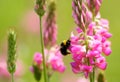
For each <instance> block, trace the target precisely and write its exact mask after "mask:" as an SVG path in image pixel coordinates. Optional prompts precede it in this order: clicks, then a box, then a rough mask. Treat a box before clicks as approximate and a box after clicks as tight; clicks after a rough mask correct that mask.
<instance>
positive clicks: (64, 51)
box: [60, 40, 71, 56]
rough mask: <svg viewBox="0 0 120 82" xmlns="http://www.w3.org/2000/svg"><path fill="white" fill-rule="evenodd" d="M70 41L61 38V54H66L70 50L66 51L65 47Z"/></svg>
mask: <svg viewBox="0 0 120 82" xmlns="http://www.w3.org/2000/svg"><path fill="white" fill-rule="evenodd" d="M70 43H71V41H70V40H63V42H62V43H61V45H60V46H61V47H60V52H61V53H62V55H64V56H66V55H68V54H70V52H68V51H67V49H68V48H69V46H70Z"/></svg>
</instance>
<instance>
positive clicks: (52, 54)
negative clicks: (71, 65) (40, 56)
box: [47, 46, 65, 73]
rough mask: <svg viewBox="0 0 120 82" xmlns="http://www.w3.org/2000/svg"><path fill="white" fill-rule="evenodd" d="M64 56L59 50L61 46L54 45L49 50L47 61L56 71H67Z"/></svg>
mask: <svg viewBox="0 0 120 82" xmlns="http://www.w3.org/2000/svg"><path fill="white" fill-rule="evenodd" d="M62 58H63V57H62V55H61V53H60V51H59V47H58V46H54V47H51V49H50V50H49V52H48V61H47V63H48V64H50V65H51V68H52V69H53V70H54V71H58V72H61V73H62V72H64V71H65V65H64V62H63V59H62Z"/></svg>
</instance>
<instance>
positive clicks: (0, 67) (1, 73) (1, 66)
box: [0, 56, 24, 78]
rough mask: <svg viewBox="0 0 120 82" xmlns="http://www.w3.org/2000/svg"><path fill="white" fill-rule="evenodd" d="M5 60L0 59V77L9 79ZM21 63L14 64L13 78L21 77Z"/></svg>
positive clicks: (3, 58)
mask: <svg viewBox="0 0 120 82" xmlns="http://www.w3.org/2000/svg"><path fill="white" fill-rule="evenodd" d="M5 60H6V58H5V57H2V56H1V57H0V77H3V78H10V74H9V72H8V70H7V63H6V61H5ZM23 70H24V69H23V63H22V62H21V61H19V60H18V61H17V62H16V71H15V73H14V75H15V77H20V76H22V75H23V72H24V71H23Z"/></svg>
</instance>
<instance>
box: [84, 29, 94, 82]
mask: <svg viewBox="0 0 120 82" xmlns="http://www.w3.org/2000/svg"><path fill="white" fill-rule="evenodd" d="M84 33H85V35H84V36H85V44H86V54H87V52H88V40H87V29H86V28H85V29H84ZM87 61H88V65H90V62H89V58H88V59H87ZM94 73H95V69H94V68H93V72H92V73H90V75H89V79H90V82H94Z"/></svg>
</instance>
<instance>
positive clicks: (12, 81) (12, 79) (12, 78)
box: [11, 73, 14, 82]
mask: <svg viewBox="0 0 120 82" xmlns="http://www.w3.org/2000/svg"><path fill="white" fill-rule="evenodd" d="M11 82H14V74H13V73H11Z"/></svg>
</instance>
